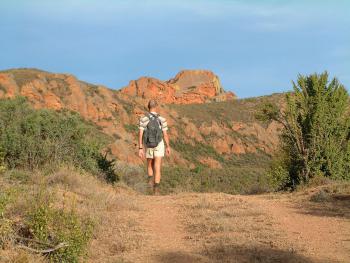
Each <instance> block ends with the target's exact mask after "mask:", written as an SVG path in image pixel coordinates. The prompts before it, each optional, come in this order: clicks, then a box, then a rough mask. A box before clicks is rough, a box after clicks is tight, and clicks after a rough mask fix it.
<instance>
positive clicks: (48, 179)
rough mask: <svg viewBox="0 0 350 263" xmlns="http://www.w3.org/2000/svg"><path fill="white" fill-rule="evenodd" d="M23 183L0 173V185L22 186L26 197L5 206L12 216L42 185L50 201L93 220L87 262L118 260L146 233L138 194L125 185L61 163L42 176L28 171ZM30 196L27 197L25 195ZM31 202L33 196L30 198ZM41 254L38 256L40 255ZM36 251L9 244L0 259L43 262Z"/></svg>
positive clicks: (26, 204)
mask: <svg viewBox="0 0 350 263" xmlns="http://www.w3.org/2000/svg"><path fill="white" fill-rule="evenodd" d="M28 176H29V177H28V178H27V181H26V183H25V184H17V183H16V182H15V181H7V182H6V180H4V179H3V178H1V177H0V179H1V182H0V183H1V186H2V189H4V186H7V187H8V188H13V187H14V185H15V184H17V186H16V188H25V189H26V190H25V192H26V193H28V194H27V197H26V198H17V199H16V202H14V203H12V204H11V207H10V208H9V209H8V213H9V216H10V217H11V218H18V219H20V218H21V216H22V215H21V213H22V211H27V210H28V205H30V204H32V201H30V199H31V198H32V197H33V196H34V194H33V193H36V192H38V191H40V189H45V192H46V193H47V195H48V196H50V197H52V199H53V200H54V202H53V205H54V206H56V207H57V208H60V209H62V208H63V209H64V210H67V211H70V210H72V209H73V210H74V211H75V212H76V213H77V214H78V215H79V216H81V217H82V218H90V219H91V220H92V221H93V222H94V226H95V227H94V234H93V239H92V240H91V242H90V244H89V247H88V249H87V250H88V255H87V258H86V260H87V261H88V262H118V260H121V259H122V257H123V254H124V253H125V252H130V251H132V250H135V249H137V248H139V247H140V246H141V245H142V241H143V240H144V239H145V237H142V238H141V237H140V229H139V227H138V215H139V213H140V212H142V208H141V207H139V206H138V204H137V202H136V199H137V198H138V195H137V194H136V193H135V192H134V191H132V190H130V189H129V188H127V187H126V186H124V185H121V186H111V185H107V184H105V183H103V182H101V181H99V180H98V179H97V178H95V177H93V176H91V175H89V174H86V173H83V172H81V171H76V170H74V169H71V168H69V167H68V168H67V167H62V168H61V169H59V170H58V171H57V172H54V173H52V174H50V175H47V176H44V175H43V174H42V173H40V172H37V173H32V174H30V175H28ZM28 198H29V199H28ZM33 202H34V200H33ZM39 258H40V257H39ZM39 258H38V257H37V256H36V255H31V254H29V253H27V252H23V251H18V249H16V248H15V247H12V246H9V247H8V248H6V250H4V249H3V250H0V262H28V263H31V262H40V260H42V262H44V259H40V260H39Z"/></svg>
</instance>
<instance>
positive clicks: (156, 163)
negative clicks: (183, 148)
mask: <svg viewBox="0 0 350 263" xmlns="http://www.w3.org/2000/svg"><path fill="white" fill-rule="evenodd" d="M161 165H162V157H154V182H155V183H156V184H159V183H160V177H161V173H160V168H161Z"/></svg>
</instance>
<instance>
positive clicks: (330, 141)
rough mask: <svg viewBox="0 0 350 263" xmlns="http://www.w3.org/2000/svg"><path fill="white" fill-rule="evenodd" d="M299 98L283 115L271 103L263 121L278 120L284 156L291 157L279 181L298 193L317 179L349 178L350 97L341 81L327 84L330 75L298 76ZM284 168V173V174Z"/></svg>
mask: <svg viewBox="0 0 350 263" xmlns="http://www.w3.org/2000/svg"><path fill="white" fill-rule="evenodd" d="M293 89H294V93H291V94H287V95H286V102H287V104H286V107H285V110H284V111H283V112H282V111H280V109H278V107H277V106H276V105H273V104H271V103H270V104H266V105H265V106H264V107H263V109H262V110H261V114H260V119H263V120H274V121H277V122H279V123H280V124H281V125H282V126H283V127H284V129H283V131H282V136H281V143H282V145H281V146H282V147H281V148H282V152H284V154H285V155H286V156H287V158H285V163H284V164H283V165H282V167H280V168H281V169H280V168H278V167H276V169H275V175H274V177H275V178H276V179H278V180H282V181H284V180H285V176H286V173H285V170H284V169H286V170H287V171H288V177H289V178H288V180H287V181H288V182H289V185H286V186H292V187H293V188H295V187H296V185H298V184H303V183H308V182H309V181H310V179H312V178H313V177H315V176H318V175H320V174H321V175H322V176H325V177H328V178H332V179H348V180H349V179H350V176H349V174H350V115H349V95H348V93H347V91H346V89H345V87H344V86H343V85H342V84H340V83H339V82H338V80H337V79H336V78H334V79H333V80H332V81H328V74H327V72H325V73H323V74H320V75H318V74H312V75H310V76H301V75H300V76H299V78H298V81H297V83H294V82H293ZM282 168H283V169H282Z"/></svg>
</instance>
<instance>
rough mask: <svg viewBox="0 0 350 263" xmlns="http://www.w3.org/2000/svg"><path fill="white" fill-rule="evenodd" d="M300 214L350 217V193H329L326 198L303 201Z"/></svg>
mask: <svg viewBox="0 0 350 263" xmlns="http://www.w3.org/2000/svg"><path fill="white" fill-rule="evenodd" d="M300 208H301V209H299V212H300V213H302V214H307V215H313V216H326V217H341V218H346V219H350V195H331V196H330V197H329V199H327V200H319V201H310V202H305V203H304V204H303V205H302V206H301V207H300Z"/></svg>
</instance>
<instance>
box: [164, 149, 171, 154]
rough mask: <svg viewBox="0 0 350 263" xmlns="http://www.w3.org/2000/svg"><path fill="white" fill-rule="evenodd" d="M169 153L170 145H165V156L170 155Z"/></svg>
mask: <svg viewBox="0 0 350 263" xmlns="http://www.w3.org/2000/svg"><path fill="white" fill-rule="evenodd" d="M170 153H171V149H170V147H166V149H165V154H166V156H170Z"/></svg>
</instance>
